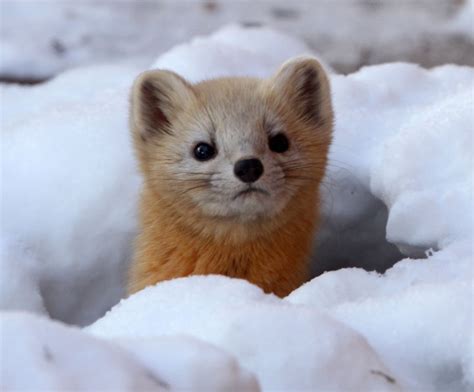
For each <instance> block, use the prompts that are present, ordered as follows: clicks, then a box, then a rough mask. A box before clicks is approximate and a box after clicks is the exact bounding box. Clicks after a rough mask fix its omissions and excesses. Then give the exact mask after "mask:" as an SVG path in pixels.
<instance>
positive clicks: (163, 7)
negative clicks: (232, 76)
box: [0, 0, 474, 80]
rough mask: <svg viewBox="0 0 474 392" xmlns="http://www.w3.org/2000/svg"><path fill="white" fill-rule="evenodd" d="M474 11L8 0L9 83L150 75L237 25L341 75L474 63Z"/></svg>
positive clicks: (345, 1) (0, 44)
mask: <svg viewBox="0 0 474 392" xmlns="http://www.w3.org/2000/svg"><path fill="white" fill-rule="evenodd" d="M473 11H474V8H473V3H472V0H410V1H407V0H404V1H399V0H338V1H327V0H325V1H322V0H319V1H315V0H296V1H287V0H271V1H269V0H260V1H257V0H252V1H250V0H239V1H236V0H146V1H144V0H140V1H135V0H108V1H104V0H88V1H69V0H2V1H1V3H0V21H1V23H0V53H1V57H2V61H1V63H0V78H3V79H10V80H35V79H43V78H47V77H50V76H52V75H55V74H57V73H58V72H60V71H62V70H65V69H68V68H71V67H75V66H78V65H88V64H95V63H98V62H107V61H108V62H117V61H123V59H127V60H128V61H129V62H132V63H134V64H142V65H143V67H145V66H146V65H145V64H149V63H150V62H151V61H152V59H153V58H154V57H155V56H157V55H158V54H160V53H163V52H164V51H166V50H169V49H170V48H171V47H173V46H174V45H176V44H178V43H181V42H183V41H186V40H189V39H190V38H192V37H194V36H195V35H202V34H209V33H210V32H212V31H214V30H216V29H217V28H219V27H221V26H222V25H224V24H227V23H231V22H239V23H242V24H244V25H259V24H261V25H265V26H270V27H274V28H277V29H281V30H283V31H286V32H288V33H291V34H293V35H295V36H298V37H300V38H302V39H304V40H305V41H306V42H307V43H308V44H309V45H310V47H311V48H312V49H313V50H315V51H317V52H318V53H320V54H321V55H322V56H323V57H324V58H325V59H326V61H327V62H328V63H329V64H331V66H332V67H333V68H334V69H336V70H337V71H339V72H354V71H356V70H358V69H359V67H360V66H361V65H368V64H379V63H384V62H389V61H410V62H415V63H418V64H422V65H424V66H426V67H432V66H436V65H440V64H444V63H455V64H466V65H474V28H473ZM19 26H21V27H19ZM32 37H34V39H32Z"/></svg>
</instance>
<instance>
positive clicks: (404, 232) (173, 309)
mask: <svg viewBox="0 0 474 392" xmlns="http://www.w3.org/2000/svg"><path fill="white" fill-rule="evenodd" d="M282 42H283V43H284V45H283V44H282ZM302 52H306V53H309V50H308V49H307V47H305V45H304V44H303V43H301V42H299V41H297V40H295V39H294V38H291V37H286V36H284V35H282V34H281V33H276V32H272V31H270V30H266V29H263V30H261V29H250V30H248V29H241V28H238V27H235V26H234V27H229V28H227V29H224V30H222V31H220V32H217V33H216V34H215V35H213V36H210V37H209V38H205V39H198V40H194V41H192V42H191V43H188V44H185V45H181V46H178V47H176V48H174V49H172V50H171V51H170V52H168V53H165V54H164V55H162V56H161V57H160V58H159V59H158V60H157V61H156V62H155V64H154V66H159V67H161V68H167V69H173V70H176V71H177V72H179V73H181V74H182V75H183V76H184V77H187V78H189V79H190V80H193V81H195V80H199V79H201V78H203V77H212V76H223V75H230V74H239V75H253V76H266V75H269V74H271V73H272V72H273V71H274V70H275V69H276V68H277V67H278V65H279V64H280V63H281V62H283V61H284V60H285V59H286V58H288V57H290V56H294V55H296V54H303V53H302ZM140 71H141V70H140V69H138V68H134V67H131V66H117V65H116V66H112V65H111V66H106V65H104V66H99V67H89V68H82V69H81V68H79V69H76V70H73V71H69V72H66V73H64V74H62V75H60V76H59V77H57V78H56V79H54V80H52V81H51V82H49V83H47V84H44V85H40V86H36V87H30V88H25V87H14V86H1V94H2V113H1V114H2V157H1V159H2V166H1V170H2V226H1V229H2V237H3V240H2V242H1V249H2V254H1V255H2V258H1V262H2V268H1V271H2V273H1V275H0V278H1V281H0V284H1V287H2V289H1V291H0V295H1V298H0V305H1V306H2V308H3V309H8V310H12V309H14V310H15V309H16V310H25V311H30V312H31V311H34V312H36V313H40V314H41V313H42V314H43V315H44V316H48V315H49V316H51V317H53V318H56V319H60V320H63V321H65V322H67V323H74V324H79V325H86V324H90V323H92V322H93V321H95V320H97V319H98V318H99V317H101V316H103V315H104V312H105V311H106V310H107V309H109V308H110V307H111V306H113V305H114V304H115V303H116V302H117V301H119V299H120V298H121V297H122V296H123V294H124V291H123V282H124V278H125V271H126V267H127V263H128V260H129V256H130V248H131V241H132V238H133V236H134V234H135V231H136V226H135V203H136V197H137V193H138V190H139V187H140V178H139V176H138V175H137V173H136V171H135V164H134V159H133V154H132V151H131V145H130V140H129V135H128V127H127V96H128V90H129V87H130V85H131V82H132V80H133V78H134V77H135V76H136V75H137V74H138V73H139V72H140ZM331 84H332V89H333V98H334V107H335V112H336V128H335V140H334V144H333V146H332V150H331V154H330V165H329V168H328V169H329V170H328V174H327V178H326V180H325V182H324V184H323V187H322V190H323V194H324V200H323V214H324V217H323V221H324V225H323V227H322V230H321V233H320V236H319V241H318V244H317V245H316V250H317V251H318V252H317V253H316V256H315V260H314V266H315V271H318V269H319V272H322V270H321V267H318V266H321V265H329V264H332V265H334V264H338V263H340V264H341V265H345V266H348V265H359V266H364V267H366V268H367V269H378V270H380V271H383V270H385V269H387V268H389V269H388V270H387V271H386V272H385V273H384V274H378V273H376V272H367V271H365V270H362V269H357V268H351V269H349V268H346V269H342V270H338V271H333V272H327V273H325V274H323V275H321V276H318V277H316V278H314V279H313V280H312V281H310V282H308V283H306V284H305V285H303V286H302V287H301V288H299V289H298V290H296V291H294V292H293V293H292V294H290V295H289V296H288V297H287V298H285V299H278V298H276V297H274V296H272V295H265V294H263V293H262V292H261V291H260V290H259V289H258V288H256V287H254V286H252V285H250V284H248V283H246V282H243V281H238V280H233V279H229V278H224V277H190V278H185V279H178V280H175V281H170V282H163V283H161V284H158V285H156V286H155V287H150V288H147V289H145V290H143V291H142V292H140V293H137V294H136V295H134V296H132V297H130V298H128V299H126V300H122V302H121V303H120V304H119V305H117V306H116V307H115V308H113V309H112V310H111V311H110V312H109V313H107V314H106V315H105V316H104V317H103V318H101V319H100V320H98V321H96V322H95V323H94V324H92V325H91V326H89V327H88V328H87V329H86V331H80V330H78V329H77V328H74V327H67V326H64V325H60V324H58V323H57V322H53V321H48V320H46V319H43V318H39V317H38V316H32V315H29V314H24V313H12V312H4V313H3V314H2V340H3V341H4V342H5V343H6V344H2V356H3V357H4V358H8V360H7V361H4V362H5V363H4V364H3V365H2V384H3V385H5V386H6V387H7V388H9V389H15V388H20V387H22V386H23V387H32V386H33V385H34V386H35V387H37V388H39V387H42V388H60V387H61V388H72V387H73V386H76V387H78V388H79V387H80V388H95V389H97V388H100V387H104V386H105V385H107V386H108V387H110V388H117V389H122V390H133V389H134V388H137V387H141V388H148V389H156V390H160V388H166V385H168V386H169V387H170V388H171V389H183V388H187V387H188V386H194V387H195V388H196V390H197V389H199V388H200V389H206V390H224V389H229V388H231V389H232V388H234V389H247V390H258V389H259V388H261V389H263V390H273V389H277V388H283V389H285V388H293V389H295V388H298V387H299V388H311V389H318V388H319V389H327V388H332V389H336V390H348V389H356V390H398V389H408V390H426V389H429V390H440V391H441V390H447V389H449V390H460V391H462V390H469V389H471V388H472V387H473V386H474V361H473V354H472V353H473V351H474V350H473V349H474V347H473V336H472V305H473V304H472V298H473V292H472V290H473V285H472V282H473V275H472V255H473V249H472V243H473V242H472V241H473V232H472V230H473V227H472V225H473V203H472V165H473V162H472V148H473V128H474V117H473V111H472V107H473V96H472V88H473V86H474V70H473V69H471V68H467V67H459V66H451V65H450V66H443V67H438V68H435V69H432V70H424V69H422V68H420V67H418V66H416V65H410V64H386V65H381V66H374V67H367V68H363V69H362V70H360V71H359V72H357V73H354V74H351V75H347V76H342V75H332V76H331ZM387 240H388V241H387ZM402 254H403V255H404V256H402ZM420 256H422V257H423V258H422V259H415V258H419V257H420ZM404 257H411V258H404ZM396 261H398V262H397V263H396V264H395V265H393V264H394V263H395V262H396ZM269 262H271V260H269ZM392 265H393V266H392ZM324 269H325V268H324ZM91 334H93V335H95V336H96V337H92V336H90V335H91ZM55 336H57V337H58V338H57V341H56V339H55V338H54V337H55ZM165 336H167V337H165ZM5 337H7V339H5ZM45 346H46V347H48V349H47V350H46V351H45V350H44V347H45ZM59 346H62V347H70V351H71V352H81V350H83V351H84V353H85V352H87V353H89V354H88V355H91V358H92V357H93V358H97V360H96V359H94V366H97V367H98V368H99V369H101V371H100V373H103V374H104V377H106V376H105V374H107V375H109V374H110V375H111V376H113V377H111V378H109V377H108V376H107V379H105V378H104V379H103V380H101V381H100V382H103V383H102V384H101V383H99V381H97V383H95V381H94V380H92V379H89V378H87V374H89V373H88V372H90V368H88V366H90V363H88V362H87V361H84V360H83V358H82V356H81V357H80V358H76V359H74V358H69V357H68V356H67V355H66V353H65V352H64V351H63V349H62V348H60V347H59ZM42 347H43V348H42ZM81 355H82V354H81ZM51 356H52V357H54V358H56V356H57V357H58V358H60V359H61V361H60V362H59V363H55V364H54V366H53V367H49V368H47V369H46V368H45V363H49V364H50V365H51V362H50V359H51ZM84 356H85V357H86V354H84ZM26 357H28V358H29V359H28V361H29V362H28V369H29V371H30V377H24V375H23V374H20V373H18V368H17V363H19V362H23V361H24V358H26ZM48 358H49V359H48ZM81 358H82V359H81ZM109 359H110V360H109ZM99 366H100V367H99ZM94 369H96V368H94ZM77 379H81V380H83V381H84V384H82V381H81V383H79V384H73V381H71V380H77ZM86 379H88V380H89V381H90V383H86V381H85V380H86ZM70 382H71V383H70ZM198 387H199V388H198Z"/></svg>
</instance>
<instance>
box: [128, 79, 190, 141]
mask: <svg viewBox="0 0 474 392" xmlns="http://www.w3.org/2000/svg"><path fill="white" fill-rule="evenodd" d="M192 97H193V91H192V88H191V86H190V85H189V84H188V83H187V82H186V81H185V80H184V79H183V78H181V77H180V76H179V75H177V74H175V73H174V72H171V71H161V70H153V71H146V72H143V73H142V74H140V75H139V76H138V78H137V79H136V80H135V82H134V84H133V88H132V99H131V101H132V102H131V121H132V125H133V126H132V128H133V131H134V132H135V133H137V134H138V136H140V137H141V139H142V140H143V141H146V140H147V139H148V138H150V137H151V136H154V135H159V134H161V133H163V132H164V133H170V132H171V131H172V130H171V119H172V116H173V113H174V112H175V111H176V109H177V108H179V107H181V106H182V105H183V103H184V102H185V101H187V100H189V99H192Z"/></svg>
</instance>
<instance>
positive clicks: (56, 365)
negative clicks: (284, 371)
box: [1, 313, 258, 392]
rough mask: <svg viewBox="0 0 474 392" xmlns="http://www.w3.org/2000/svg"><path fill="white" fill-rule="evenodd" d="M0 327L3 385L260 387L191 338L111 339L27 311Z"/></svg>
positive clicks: (232, 363) (131, 388)
mask: <svg viewBox="0 0 474 392" xmlns="http://www.w3.org/2000/svg"><path fill="white" fill-rule="evenodd" d="M1 328H2V329H1V331H2V346H1V355H2V358H8V359H9V360H8V361H5V362H6V363H3V364H2V367H1V380H2V387H6V388H7V390H32V386H34V390H63V391H64V390H88V391H99V390H111V391H168V390H184V389H185V390H189V391H203V390H206V391H225V390H242V391H243V390H245V391H249V392H253V391H258V384H257V382H256V380H255V378H254V377H253V376H251V375H250V374H248V372H245V371H244V370H242V369H241V368H240V367H239V364H238V363H237V362H236V361H235V359H234V358H232V357H231V356H229V355H228V354H226V353H225V352H223V351H222V350H219V349H217V348H215V347H212V346H211V345H209V344H207V343H204V342H200V341H198V340H196V339H192V338H190V337H176V338H167V337H162V338H158V339H155V340H153V341H151V342H150V341H147V340H137V341H121V342H117V344H112V343H110V342H107V341H104V340H99V339H96V338H93V337H91V336H89V335H88V334H85V333H83V332H82V331H80V330H79V329H77V328H73V327H68V326H65V325H62V324H60V323H58V322H53V321H49V320H46V319H42V318H39V317H37V316H33V315H29V314H27V313H5V314H2V316H1ZM120 346H122V347H120ZM128 346H129V347H130V350H127V349H126V348H125V347H128ZM19 363H21V369H22V370H21V371H18V365H19Z"/></svg>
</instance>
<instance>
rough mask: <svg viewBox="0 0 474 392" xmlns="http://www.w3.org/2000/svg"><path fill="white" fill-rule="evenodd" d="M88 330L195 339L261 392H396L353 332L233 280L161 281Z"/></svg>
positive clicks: (105, 334)
mask: <svg viewBox="0 0 474 392" xmlns="http://www.w3.org/2000/svg"><path fill="white" fill-rule="evenodd" d="M87 330H89V331H91V332H92V333H94V334H95V335H97V336H101V337H104V338H108V339H110V338H121V337H134V338H144V337H147V338H153V337H158V336H161V335H168V334H172V335H174V334H189V335H192V336H196V337H198V338H200V339H203V340H204V341H208V342H211V343H213V344H215V345H216V346H218V347H222V348H224V349H225V350H227V351H228V352H230V353H232V354H233V355H235V356H236V358H238V359H239V361H240V363H241V364H242V365H243V366H245V367H246V368H248V369H252V370H253V371H254V372H255V374H256V375H257V377H258V379H259V381H260V384H261V386H262V388H263V390H309V389H316V390H334V389H337V390H348V389H354V390H364V391H381V390H386V391H391V390H394V391H395V390H399V387H398V385H397V384H392V383H390V382H388V381H387V380H386V379H385V378H384V377H381V376H380V375H379V373H383V374H387V375H388V374H389V371H388V370H387V369H386V368H385V367H384V365H383V364H382V363H381V362H380V360H379V359H378V357H377V355H376V354H375V353H374V352H373V351H372V349H371V348H370V347H369V346H368V345H367V343H366V341H365V340H364V339H363V338H362V337H361V336H360V335H358V334H357V333H355V332H354V331H353V330H351V329H349V328H346V327H345V326H344V325H343V324H341V323H338V322H336V321H335V320H333V319H332V318H330V317H328V316H327V315H326V314H324V313H322V312H320V311H319V310H318V309H316V308H308V307H301V306H289V305H288V304H286V303H285V302H284V301H283V300H280V299H278V298H277V297H275V296H273V295H266V294H264V293H263V292H262V291H261V290H260V289H258V288H256V287H255V286H253V285H251V284H249V283H247V282H245V281H242V280H237V279H229V278H226V277H220V276H209V277H202V276H197V277H191V278H187V279H175V280H172V281H168V282H164V283H163V284H161V285H158V286H156V287H151V288H147V289H145V290H143V291H141V292H140V293H138V294H137V295H134V296H132V297H131V298H129V299H128V300H125V301H123V302H122V303H121V304H120V305H118V306H117V307H115V308H114V309H113V310H112V311H111V312H110V313H108V314H107V315H106V316H105V317H104V318H103V319H101V320H99V321H97V322H96V323H95V324H93V325H92V326H91V327H88V328H87ZM348 348H350V353H349V352H348Z"/></svg>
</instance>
